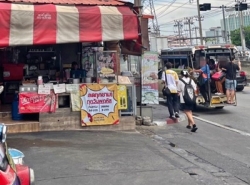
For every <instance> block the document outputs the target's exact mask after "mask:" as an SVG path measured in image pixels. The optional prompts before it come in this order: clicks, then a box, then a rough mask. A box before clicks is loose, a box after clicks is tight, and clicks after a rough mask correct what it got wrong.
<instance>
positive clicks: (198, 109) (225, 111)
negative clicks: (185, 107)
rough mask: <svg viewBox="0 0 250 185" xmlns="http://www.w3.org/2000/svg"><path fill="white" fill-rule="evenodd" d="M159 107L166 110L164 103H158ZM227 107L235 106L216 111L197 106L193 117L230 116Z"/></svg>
mask: <svg viewBox="0 0 250 185" xmlns="http://www.w3.org/2000/svg"><path fill="white" fill-rule="evenodd" d="M159 104H160V105H161V107H162V108H163V107H166V110H167V104H166V102H160V103H159ZM227 107H235V106H233V105H232V106H231V105H229V106H225V107H224V108H223V109H216V108H208V107H204V106H197V107H196V109H195V110H194V111H193V112H194V114H195V116H198V114H199V113H202V114H205V115H206V114H207V115H218V114H221V115H227V114H232V112H233V111H232V110H228V109H227Z"/></svg>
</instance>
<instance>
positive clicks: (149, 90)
mask: <svg viewBox="0 0 250 185" xmlns="http://www.w3.org/2000/svg"><path fill="white" fill-rule="evenodd" d="M158 60H159V59H158V54H157V53H156V52H145V53H144V54H143V56H142V104H159V100H158V99H159V91H158Z"/></svg>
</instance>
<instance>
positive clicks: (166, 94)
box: [162, 71, 171, 96]
mask: <svg viewBox="0 0 250 185" xmlns="http://www.w3.org/2000/svg"><path fill="white" fill-rule="evenodd" d="M165 82H166V84H165V86H164V87H163V89H162V94H163V96H168V95H170V94H171V91H170V90H169V88H168V87H167V86H166V85H167V84H168V81H167V75H166V71H165Z"/></svg>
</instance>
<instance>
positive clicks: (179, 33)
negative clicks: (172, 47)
mask: <svg viewBox="0 0 250 185" xmlns="http://www.w3.org/2000/svg"><path fill="white" fill-rule="evenodd" d="M177 24H178V35H179V45H180V46H181V29H180V22H178V23H177Z"/></svg>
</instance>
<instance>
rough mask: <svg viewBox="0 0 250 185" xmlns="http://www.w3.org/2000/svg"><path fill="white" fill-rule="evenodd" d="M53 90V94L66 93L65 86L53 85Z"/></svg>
mask: <svg viewBox="0 0 250 185" xmlns="http://www.w3.org/2000/svg"><path fill="white" fill-rule="evenodd" d="M53 88H54V92H55V94H59V93H65V92H66V88H65V84H56V85H53Z"/></svg>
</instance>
